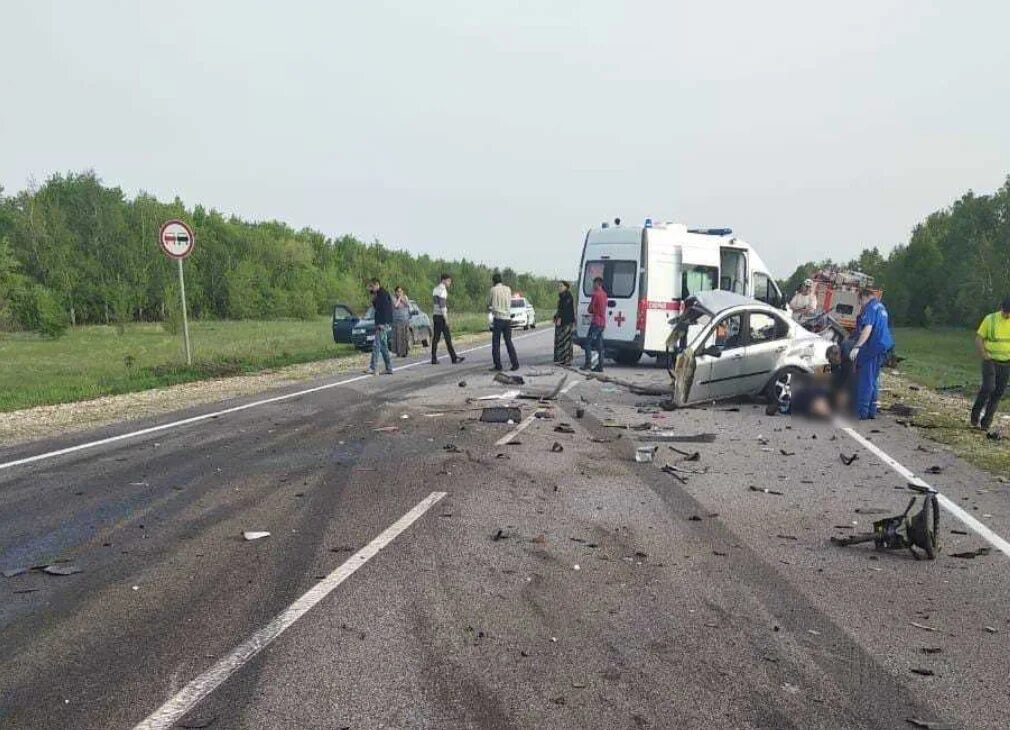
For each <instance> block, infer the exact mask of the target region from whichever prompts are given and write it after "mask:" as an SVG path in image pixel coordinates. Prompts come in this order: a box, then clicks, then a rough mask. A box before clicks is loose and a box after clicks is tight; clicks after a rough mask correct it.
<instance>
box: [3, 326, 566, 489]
mask: <svg viewBox="0 0 1010 730" xmlns="http://www.w3.org/2000/svg"><path fill="white" fill-rule="evenodd" d="M545 331H546V330H541V331H540V332H534V333H531V334H528V335H521V336H519V337H516V338H515V339H516V340H522V339H525V338H527V337H535V336H536V335H539V334H543V333H544V332H545ZM490 346H491V343H487V344H484V345H478V346H477V347H471V348H470V349H468V350H461V351H460V354H463V355H465V354H468V353H471V352H476V351H478V350H483V349H485V348H487V347H490ZM428 362H430V360H418V361H416V362H412V363H408V364H407V365H402V366H400V367H399V368H397V370H398V371H399V370H407V369H409V368H413V367H417V366H418V365H423V364H425V363H428ZM371 377H373V376H371V375H358V376H356V377H353V378H347V379H345V380H338V381H337V382H335V383H326V384H325V385H317V386H315V387H312V388H305V389H304V390H299V391H295V392H294V393H285V394H284V395H277V396H273V397H272V398H263V399H261V400H257V401H253V402H251V403H243V404H242V405H239V406H232V407H231V408H224V409H222V410H220V411H213V412H212V413H201V414H200V415H199V416H192V417H190V418H183V419H180V420H178V421H170V422H168V423H161V424H159V425H157V426H151V427H150V428H142V429H140V430H137V431H129V432H128V433H121V434H118V435H116V436H109V437H108V438H104V439H98V440H96V441H87V442H85V443H82V444H76V445H74V446H68V447H67V448H64V449H57V450H55V451H47V452H45V453H43V454H35V455H34V456H26V457H24V458H22V459H14V460H13V461H6V462H3V463H0V471H3V470H4V469H12V468H14V467H16V466H24V465H26V464H33V463H35V462H39V461H44V460H46V459H54V458H56V457H57V456H65V455H67V454H73V453H76V452H78V451H84V450H85V449H93V448H96V447H98V446H106V445H108V444H114V443H117V442H119V441H126V440H128V439H133V438H138V437H140V436H148V435H150V434H152V433H159V432H161V431H168V430H170V429H173V428H179V427H181V426H189V425H191V424H194V423H200V422H201V421H207V420H210V419H212V418H218V417H219V416H226V415H229V414H231V413H238V412H240V411H247V410H249V409H250V408H258V407H260V406H265V405H269V404H271V403H279V402H281V401H285V400H291V399H292V398H298V397H300V396H303V395H309V394H310V393H318V392H320V391H323V390H330V389H331V388H337V387H340V386H341V385H350V384H351V383H356V382H358V381H360V380H366V379H368V378H371Z"/></svg>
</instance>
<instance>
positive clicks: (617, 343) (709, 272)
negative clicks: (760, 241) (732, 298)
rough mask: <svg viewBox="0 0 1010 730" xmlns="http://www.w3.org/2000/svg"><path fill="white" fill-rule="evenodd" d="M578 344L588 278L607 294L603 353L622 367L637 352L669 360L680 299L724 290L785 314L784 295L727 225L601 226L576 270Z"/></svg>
mask: <svg viewBox="0 0 1010 730" xmlns="http://www.w3.org/2000/svg"><path fill="white" fill-rule="evenodd" d="M579 271H580V280H579V281H578V282H577V284H578V292H577V297H578V302H577V310H576V313H577V322H576V337H575V342H576V343H577V344H579V345H580V346H581V345H583V344H584V343H585V340H586V336H587V334H588V332H589V323H590V320H591V319H592V317H591V315H590V314H589V312H588V307H589V299H590V297H591V296H592V293H593V280H594V279H595V278H597V277H602V279H603V288H604V289H606V291H607V294H608V299H607V314H606V317H607V326H606V329H605V331H604V333H603V346H604V352H605V354H606V355H607V356H608V357H611V358H613V359H614V360H616V361H617V362H618V363H621V364H622V365H633V364H635V363H637V362H638V361H639V360H640V359H641V357H642V354H643V353H644V354H647V355H650V356H652V357H664V358H665V357H666V340H667V337H668V336H669V334H670V325H671V320H675V319H676V318H677V317H678V316H679V314H680V312H681V309H682V307H683V302H684V300H685V299H687V298H688V297H690V296H691V295H692V294H697V293H698V292H702V291H714V290H720V289H721V290H723V291H729V292H734V293H736V294H742V295H744V296H748V297H752V298H754V299H758V300H760V301H762V302H765V303H766V304H770V305H772V306H774V307H778V308H780V309H784V308H785V307H786V305H785V298H784V297H783V296H782V292H781V291H779V288H778V285H777V284H776V283H775V279H774V278H773V277H772V275H771V272H770V271H769V270H768V267H767V266H765V264H764V262H763V261H762V260H761V257H760V256H758V255H757V252H756V251H754V249H753V248H752V247H751V246H750V244H748V243H747V242H746V241H744V240H742V239H740V238H738V237H736V236H734V235H733V231H732V230H731V229H729V228H688V227H687V226H686V225H684V224H681V223H672V222H667V223H657V222H653V221H652V220H651V219H646V221H645V222H644V224H643V225H640V226H627V225H621V222H620V219H615V221H614V223H613V224H608V223H603V224H601V225H600V226H599V227H597V228H591V229H590V230H589V231H588V232H587V233H586V237H585V242H584V244H583V248H582V262H581V266H580V267H579Z"/></svg>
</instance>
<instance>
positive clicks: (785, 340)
mask: <svg viewBox="0 0 1010 730" xmlns="http://www.w3.org/2000/svg"><path fill="white" fill-rule="evenodd" d="M673 324H674V327H673V331H672V332H671V333H670V338H669V340H668V342H667V351H668V352H669V353H670V355H671V361H673V362H674V363H675V364H674V367H673V369H672V370H671V371H670V375H671V377H672V378H673V391H674V396H673V401H674V404H675V405H678V406H685V405H690V404H692V403H700V402H703V401H713V400H719V399H721V398H734V397H737V396H747V395H751V396H753V395H765V396H767V397H768V399H769V400H774V401H777V402H778V403H780V404H782V405H785V404H786V403H787V402H788V400H789V399H790V398H791V397H792V386H793V383H794V382H795V380H796V379H797V378H808V377H815V376H821V375H824V374H826V373H828V372H830V364H829V362H828V348H829V347H831V346H832V345H833V344H834V343H833V342H832V341H831V340H830V339H827V338H824V337H820V336H818V335H815V334H814V333H813V332H810V331H809V330H807V329H804V328H803V327H802V326H801V325H799V324H797V323H796V322H794V321H793V320H792V318H790V317H789V316H788V314H786V313H785V312H783V311H782V310H780V309H777V308H775V307H772V306H770V305H768V304H764V303H762V302H759V301H756V300H754V299H750V298H748V297H744V296H741V295H739V294H733V293H731V292H725V291H706V292H700V293H698V294H697V295H695V296H694V297H691V298H690V299H689V300H687V301H686V302H685V311H684V314H683V315H682V316H681V317H680V318H678V319H677V320H675V321H674V323H673Z"/></svg>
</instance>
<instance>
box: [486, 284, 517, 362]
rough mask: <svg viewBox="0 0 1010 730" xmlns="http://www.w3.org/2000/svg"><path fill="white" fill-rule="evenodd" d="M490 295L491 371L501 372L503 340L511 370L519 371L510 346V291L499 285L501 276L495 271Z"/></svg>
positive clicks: (513, 349) (514, 351)
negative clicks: (492, 362) (492, 364)
mask: <svg viewBox="0 0 1010 730" xmlns="http://www.w3.org/2000/svg"><path fill="white" fill-rule="evenodd" d="M491 284H492V287H491V293H490V294H489V295H488V300H487V306H488V309H489V310H490V312H491V332H492V333H493V334H492V335H491V359H492V360H493V361H494V367H493V368H492V370H501V369H502V368H501V340H502V337H504V338H505V349H507V350H508V353H509V362H510V363H511V365H512V369H513V370H518V369H519V357H518V355H516V348H515V345H513V344H512V290H511V289H509V288H508V287H507V286H505V285H504V284H502V283H501V274H499V273H498V272H497V271H496V272H495V273H494V275H493V276H492V277H491Z"/></svg>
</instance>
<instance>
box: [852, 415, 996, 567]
mask: <svg viewBox="0 0 1010 730" xmlns="http://www.w3.org/2000/svg"><path fill="white" fill-rule="evenodd" d="M838 427H839V428H841V429H842V430H843V431H844V432H845V433H847V434H848V435H849V436H851V437H852V438H853V439H855V440H856V442H858V443H859V445H860V446H862V447H863V448H864V449H867V450H868V451H870V452H872V453H873V454H874V455H875V456H876V457H877V458H878V459H880V460H881V461H882V462H884V463H885V464H887V465H888V466H889V467H891V468H892V469H894V471H896V472H898V474H900V475H901V476H903V477H904V478H905V479H907V480H908V481H910V482H912V483H913V484H916V485H918V486H922V487H929V488H930V489H933V487H932V486H930V484H928V483H927V482H926V481H925V480H924V479H922V478H921V477H917V476H916V475H915V474H913V473H912V471H911V470H909V469H907V468H905V466H903V465H902V464H901V463H900V462H898V461H897V460H896V459H894V458H893V457H892V456H891V455H890V454H888V453H887V452H885V451H884V450H883V449H881V448H880V447H879V446H877V445H876V444H875V443H873V442H872V441H870V440H869V439H867V438H866V437H865V436H863V435H862V434H861V433H859V432H858V431H856V429H854V428H852V427H851V426H848V425H845V424H844V423H841V422H839V424H838ZM937 501H938V502H939V503H940V504H941V505H942V506H943V508H944V509H946V510H947V511H948V512H950V513H951V514H952V515H954V516H955V517H957V518H958V519H959V520H961V522H963V523H964V524H965V526H967V527H970V528H971V529H972V530H974V531H975V532H976V533H978V535H979V537H981V538H982V539H983V540H985V541H986V542H988V543H989V544H990V545H992V546H993V547H994V548H996V549H997V550H999V551H1000V552H1001V553H1003V554H1004V555H1006V556H1007V557H1008V558H1010V543H1008V542H1007V541H1006V540H1004V539H1003V538H1002V537H1000V536H999V535H997V534H996V533H995V532H993V531H992V530H991V529H989V527H987V526H986V525H984V524H982V523H981V522H979V521H978V520H976V519H975V518H974V517H972V516H971V515H970V514H968V513H967V512H965V511H964V510H963V509H961V507H959V506H958V505H957V504H955V503H954V502H952V501H951V500H950V499H949V498H947V497H945V496H944V495H942V494H937Z"/></svg>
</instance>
